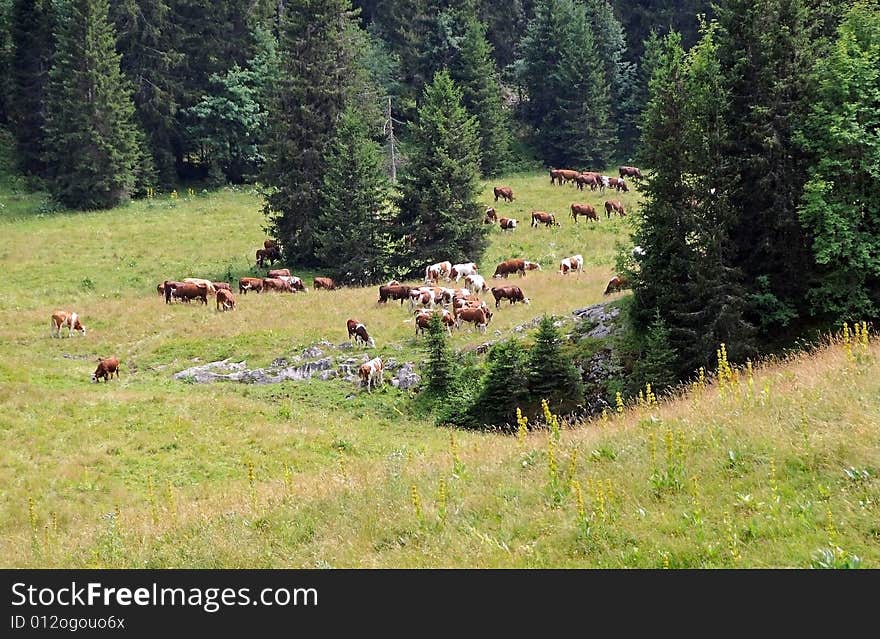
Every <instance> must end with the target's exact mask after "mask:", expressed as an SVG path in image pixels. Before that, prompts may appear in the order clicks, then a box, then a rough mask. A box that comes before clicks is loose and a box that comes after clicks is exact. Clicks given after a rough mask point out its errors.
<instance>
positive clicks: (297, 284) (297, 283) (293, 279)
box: [276, 275, 309, 293]
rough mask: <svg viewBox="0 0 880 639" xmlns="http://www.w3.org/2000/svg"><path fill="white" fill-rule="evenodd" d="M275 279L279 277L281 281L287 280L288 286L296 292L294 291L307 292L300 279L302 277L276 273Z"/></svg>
mask: <svg viewBox="0 0 880 639" xmlns="http://www.w3.org/2000/svg"><path fill="white" fill-rule="evenodd" d="M276 279H279V280H281V281H282V282H287V284H288V285H289V286H290V288H291V289H292V290H293V291H294V292H296V291H301V292H303V293H308V292H309V289H307V288H306V285H305V283H304V282H303V281H302V279H301V278H299V277H297V276H295V275H278V276H277V277H276Z"/></svg>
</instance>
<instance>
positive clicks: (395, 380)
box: [391, 377, 400, 388]
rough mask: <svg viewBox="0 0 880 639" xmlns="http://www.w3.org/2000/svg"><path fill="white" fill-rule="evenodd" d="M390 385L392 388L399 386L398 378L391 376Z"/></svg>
mask: <svg viewBox="0 0 880 639" xmlns="http://www.w3.org/2000/svg"><path fill="white" fill-rule="evenodd" d="M391 385H392V386H393V387H394V388H397V387H399V386H400V380H399V379H397V378H396V377H392V378H391Z"/></svg>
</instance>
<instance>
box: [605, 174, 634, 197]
mask: <svg viewBox="0 0 880 639" xmlns="http://www.w3.org/2000/svg"><path fill="white" fill-rule="evenodd" d="M608 186H609V188H612V189H617V192H618V193H620V192H621V191H623V192H624V193H628V192H629V187H628V186H627V185H626V180H624V179H623V178H615V177H610V178H608Z"/></svg>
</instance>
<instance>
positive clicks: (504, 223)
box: [498, 217, 516, 231]
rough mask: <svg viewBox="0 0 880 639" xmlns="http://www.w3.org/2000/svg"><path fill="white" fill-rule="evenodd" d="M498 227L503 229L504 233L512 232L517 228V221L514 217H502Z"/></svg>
mask: <svg viewBox="0 0 880 639" xmlns="http://www.w3.org/2000/svg"><path fill="white" fill-rule="evenodd" d="M498 226H500V227H501V230H502V231H512V230H513V229H515V228H516V220H515V219H513V218H512V217H502V218H501V219H500V220H498Z"/></svg>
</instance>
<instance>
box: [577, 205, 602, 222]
mask: <svg viewBox="0 0 880 639" xmlns="http://www.w3.org/2000/svg"><path fill="white" fill-rule="evenodd" d="M578 215H582V216H584V217H586V218H587V219H590V220H596V221H597V222H598V221H599V215H598V214H597V213H596V207H595V206H593V205H592V204H578V203H577V202H575V203H573V204H572V205H571V217H572V219H573V220H574V221H575V222H577V221H578Z"/></svg>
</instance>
